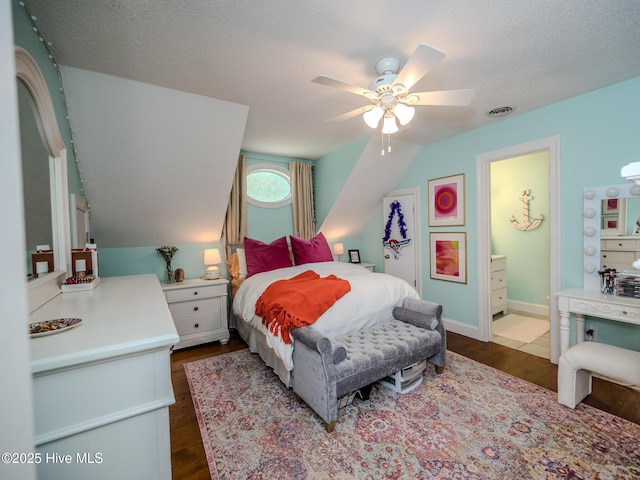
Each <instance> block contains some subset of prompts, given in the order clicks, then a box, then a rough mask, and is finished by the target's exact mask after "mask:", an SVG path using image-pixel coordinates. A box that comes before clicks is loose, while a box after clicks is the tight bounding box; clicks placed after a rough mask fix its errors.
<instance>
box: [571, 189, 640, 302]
mask: <svg viewBox="0 0 640 480" xmlns="http://www.w3.org/2000/svg"><path fill="white" fill-rule="evenodd" d="M583 197H584V210H583V217H584V230H583V234H584V262H583V268H584V285H583V287H584V289H585V290H599V289H600V283H601V278H600V275H599V274H598V272H599V271H601V270H602V269H603V268H615V269H616V271H618V272H620V271H623V270H633V262H634V261H635V260H636V259H638V258H640V235H638V233H637V232H638V231H640V229H636V227H637V226H638V225H637V222H638V219H639V218H640V185H636V184H632V183H624V184H619V185H608V186H600V187H590V188H586V189H585V190H584V192H583Z"/></svg>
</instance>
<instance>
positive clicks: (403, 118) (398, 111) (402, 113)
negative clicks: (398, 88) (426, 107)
mask: <svg viewBox="0 0 640 480" xmlns="http://www.w3.org/2000/svg"><path fill="white" fill-rule="evenodd" d="M393 113H394V114H395V116H396V117H398V120H399V121H400V125H407V124H408V123H409V122H410V121H411V120H412V119H413V116H414V115H415V114H416V109H415V108H413V107H408V106H407V105H405V104H403V103H398V104H396V107H395V108H394V110H393Z"/></svg>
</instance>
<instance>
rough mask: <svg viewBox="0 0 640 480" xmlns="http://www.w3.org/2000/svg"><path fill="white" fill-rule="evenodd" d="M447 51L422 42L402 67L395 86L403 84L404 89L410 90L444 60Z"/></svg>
mask: <svg viewBox="0 0 640 480" xmlns="http://www.w3.org/2000/svg"><path fill="white" fill-rule="evenodd" d="M445 55H446V54H445V53H444V52H442V51H440V50H438V49H437V48H433V47H432V46H430V45H427V44H426V43H421V44H420V45H418V48H416V51H415V52H413V55H411V57H409V60H408V61H407V63H406V64H405V66H404V67H402V70H400V73H399V74H398V76H397V77H396V79H395V81H394V82H393V84H394V86H395V85H398V84H402V85H403V86H404V90H405V91H406V90H409V89H410V88H411V87H412V86H413V85H414V84H415V83H416V82H417V81H418V80H420V79H421V78H422V77H424V76H425V75H426V74H427V73H428V72H429V71H430V70H431V69H432V68H433V67H435V66H436V65H437V64H438V63H440V62H441V61H442V59H443V58H444V57H445Z"/></svg>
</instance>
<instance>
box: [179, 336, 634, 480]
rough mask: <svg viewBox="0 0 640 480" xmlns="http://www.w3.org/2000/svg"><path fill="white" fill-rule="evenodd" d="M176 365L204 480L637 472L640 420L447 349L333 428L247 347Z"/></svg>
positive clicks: (378, 390)
mask: <svg viewBox="0 0 640 480" xmlns="http://www.w3.org/2000/svg"><path fill="white" fill-rule="evenodd" d="M184 368H185V371H186V374H187V378H188V381H189V385H190V388H191V393H192V397H193V403H194V406H195V410H196V415H197V417H198V422H199V424H200V431H201V433H202V439H203V443H204V449H205V452H206V454H207V459H208V461H209V468H210V470H211V476H212V478H213V479H240V478H242V479H249V478H262V479H284V478H287V479H328V478H334V479H376V480H377V479H383V478H393V479H421V478H441V479H445V478H446V479H451V478H455V479H503V478H535V479H538V478H540V479H542V478H554V479H555V478H563V479H595V478H598V479H638V478H640V426H638V425H636V424H634V423H631V422H628V421H626V420H624V419H621V418H618V417H615V416H613V415H610V414H608V413H605V412H602V411H600V410H597V409H595V408H592V407H589V406H587V405H584V404H580V405H579V406H578V407H577V408H576V410H571V409H569V408H566V407H563V406H561V405H559V404H558V403H557V402H556V394H555V393H554V392H551V391H549V390H546V389H543V388H541V387H538V386H536V385H533V384H531V383H528V382H525V381H524V380H520V379H518V378H515V377H512V376H510V375H507V374H504V373H502V372H499V371H497V370H495V369H493V368H491V367H487V366H485V365H482V364H480V363H477V362H475V361H473V360H469V359H467V358H465V357H462V356H460V355H457V354H455V353H451V352H448V365H447V367H446V368H445V372H444V373H443V374H442V375H436V373H435V371H434V369H433V367H430V368H429V369H427V370H426V371H425V374H424V375H425V377H426V378H425V381H423V382H422V384H421V385H420V386H419V387H418V388H416V389H415V390H413V391H412V392H411V393H408V394H406V395H401V394H396V393H394V392H393V391H392V390H390V389H387V388H384V387H379V386H376V387H374V389H373V391H372V393H371V398H370V400H369V401H366V402H365V401H361V400H359V399H358V398H357V397H356V400H354V402H353V403H352V404H351V405H348V406H347V407H345V408H343V409H342V410H341V412H340V419H339V420H338V423H337V425H336V429H335V431H334V432H333V433H331V434H328V433H326V432H325V430H324V425H323V423H322V421H321V420H320V418H319V417H317V416H316V415H315V413H314V412H313V411H312V410H311V409H310V408H309V407H307V406H306V405H305V404H304V403H303V404H299V403H298V402H297V401H296V400H295V397H294V395H293V393H292V392H291V391H289V390H287V389H286V388H285V387H284V385H283V384H282V383H281V382H280V380H279V379H278V378H277V377H276V376H275V375H274V374H273V373H272V371H271V369H269V368H268V367H266V366H265V365H264V364H263V362H262V361H261V360H260V359H259V357H258V356H257V355H254V354H251V353H249V351H248V350H246V349H245V350H240V351H237V352H233V353H228V354H224V355H221V356H216V357H211V358H209V359H205V360H200V361H197V362H192V363H187V364H185V365H184Z"/></svg>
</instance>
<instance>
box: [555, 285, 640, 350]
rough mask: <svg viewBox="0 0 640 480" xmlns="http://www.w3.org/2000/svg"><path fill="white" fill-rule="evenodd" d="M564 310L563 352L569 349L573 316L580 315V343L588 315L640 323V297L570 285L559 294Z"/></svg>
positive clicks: (578, 341) (562, 327)
mask: <svg viewBox="0 0 640 480" xmlns="http://www.w3.org/2000/svg"><path fill="white" fill-rule="evenodd" d="M557 295H558V310H559V311H560V354H563V353H564V352H566V351H567V350H568V349H569V335H570V328H571V327H570V323H569V315H570V314H571V313H574V314H575V315H576V342H577V343H582V342H584V316H585V315H590V316H592V317H598V318H606V319H608V320H614V321H616V322H624V323H632V324H635V325H640V299H638V298H633V297H621V296H618V295H611V294H604V293H600V291H598V290H585V289H583V288H569V289H567V290H562V291H560V292H558V293H557Z"/></svg>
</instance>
